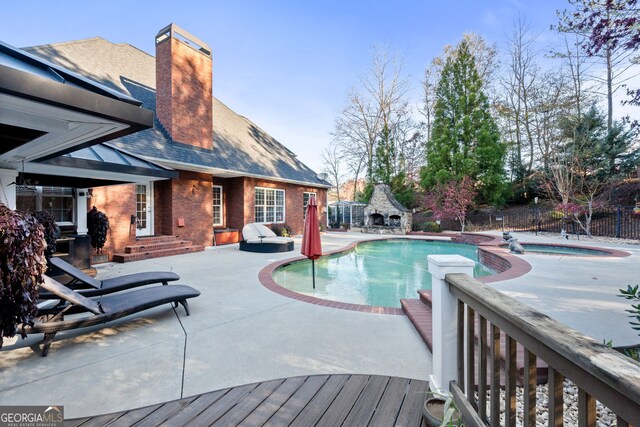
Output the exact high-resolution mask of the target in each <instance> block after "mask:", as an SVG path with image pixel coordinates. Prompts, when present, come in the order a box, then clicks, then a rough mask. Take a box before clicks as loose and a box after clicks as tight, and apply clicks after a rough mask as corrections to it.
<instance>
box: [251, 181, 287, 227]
mask: <svg viewBox="0 0 640 427" xmlns="http://www.w3.org/2000/svg"><path fill="white" fill-rule="evenodd" d="M255 190H265V191H273V192H274V194H273V200H274V202H275V200H276V195H275V192H276V191H282V202H283V204H282V221H262V222H257V221H256V223H257V224H284V223H285V222H286V221H287V192H286V190H285V189H283V188H269V187H256V188H255ZM255 190H254V193H253V212H254V213H253V216H254V218H253V219H254V221H255V220H256V218H255V209H256V206H257V205H256V195H255ZM264 201H265V203H266V201H267V194H266V193H265V195H264ZM260 206H264V207H265V208H266V207H267V205H266V204H264V205H260ZM275 208H276V205H275V204H274V205H273V209H274V215H275ZM264 215H265V218H266V216H267V210H266V209H265V210H264Z"/></svg>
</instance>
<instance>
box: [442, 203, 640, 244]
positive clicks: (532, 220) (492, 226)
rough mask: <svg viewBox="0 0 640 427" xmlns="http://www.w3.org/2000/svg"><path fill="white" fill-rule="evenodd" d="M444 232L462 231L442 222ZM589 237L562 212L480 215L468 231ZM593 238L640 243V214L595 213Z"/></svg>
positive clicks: (622, 209)
mask: <svg viewBox="0 0 640 427" xmlns="http://www.w3.org/2000/svg"><path fill="white" fill-rule="evenodd" d="M441 226H442V229H444V230H454V231H460V223H459V222H458V221H456V220H444V221H442V224H441ZM563 228H564V229H565V230H566V231H567V233H570V234H575V235H585V234H586V233H585V232H584V230H582V228H581V227H580V226H579V225H578V224H577V223H576V222H575V221H573V220H572V219H571V218H567V219H566V220H565V219H564V218H563V214H562V212H561V211H557V210H550V209H543V208H525V209H519V210H509V211H493V212H479V213H472V214H469V215H467V222H466V228H465V231H483V230H502V231H530V232H551V233H560V232H561V231H562V229H563ZM591 235H592V236H606V237H620V238H623V239H640V214H639V213H636V212H634V207H633V206H613V207H606V208H600V209H597V210H596V211H594V213H593V216H592V219H591Z"/></svg>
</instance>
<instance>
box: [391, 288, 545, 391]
mask: <svg viewBox="0 0 640 427" xmlns="http://www.w3.org/2000/svg"><path fill="white" fill-rule="evenodd" d="M418 295H419V296H420V299H402V300H400V304H401V305H402V311H403V312H404V313H405V315H406V316H407V317H408V318H409V320H410V321H411V323H412V324H413V327H414V328H415V329H416V332H418V335H420V338H422V341H424V343H425V345H426V346H427V348H428V349H429V351H431V352H433V323H432V301H433V300H432V294H431V291H425V290H420V291H418ZM478 329H479V322H478V320H477V318H476V331H478ZM505 342H506V337H505V334H504V332H500V365H501V367H502V368H504V366H505ZM475 347H476V350H475V358H476V366H477V363H478V357H479V354H478V353H479V351H478V336H477V335H476V337H475ZM487 354H489V350H488V349H487ZM476 369H477V368H476ZM516 370H517V375H516V376H517V378H516V382H517V384H518V385H522V381H523V375H524V347H522V346H521V345H520V344H518V345H517V346H516ZM487 375H489V372H488V369H487ZM547 375H548V367H547V364H546V363H545V362H544V361H542V360H540V359H537V377H538V378H537V381H538V384H542V383H545V382H546V381H547ZM476 376H477V372H476ZM476 380H477V378H476ZM487 381H488V382H489V381H490V378H487ZM500 381H501V382H502V383H503V384H504V374H503V371H502V370H501V374H500Z"/></svg>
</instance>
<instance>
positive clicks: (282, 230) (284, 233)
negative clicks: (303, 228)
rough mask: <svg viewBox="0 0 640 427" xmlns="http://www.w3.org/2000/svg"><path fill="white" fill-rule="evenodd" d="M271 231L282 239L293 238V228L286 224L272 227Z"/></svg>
mask: <svg viewBox="0 0 640 427" xmlns="http://www.w3.org/2000/svg"><path fill="white" fill-rule="evenodd" d="M271 231H273V232H274V233H276V235H278V236H281V237H291V236H292V235H293V227H291V226H290V225H289V224H286V223H285V224H282V225H279V224H273V225H272V226H271Z"/></svg>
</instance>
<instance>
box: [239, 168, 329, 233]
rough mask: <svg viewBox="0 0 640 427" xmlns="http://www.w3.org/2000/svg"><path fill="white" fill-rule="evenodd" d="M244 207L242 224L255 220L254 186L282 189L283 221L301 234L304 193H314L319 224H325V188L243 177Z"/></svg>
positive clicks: (302, 228)
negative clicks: (283, 202)
mask: <svg viewBox="0 0 640 427" xmlns="http://www.w3.org/2000/svg"><path fill="white" fill-rule="evenodd" d="M244 187H245V197H244V199H245V206H247V207H249V209H245V214H244V224H247V223H250V222H254V221H255V212H254V209H253V207H254V197H255V188H256V187H265V188H274V189H279V190H284V195H285V223H286V224H288V225H290V226H291V227H292V228H293V232H294V233H295V234H301V233H302V231H303V230H304V209H303V207H304V205H303V203H304V199H303V197H304V193H305V192H310V193H316V201H317V204H318V219H319V221H320V223H321V224H324V225H325V226H326V225H327V216H326V205H325V201H326V198H327V190H326V189H324V188H315V187H309V186H304V185H299V184H288V183H282V182H275V181H267V180H261V179H256V178H245V186H244Z"/></svg>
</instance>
